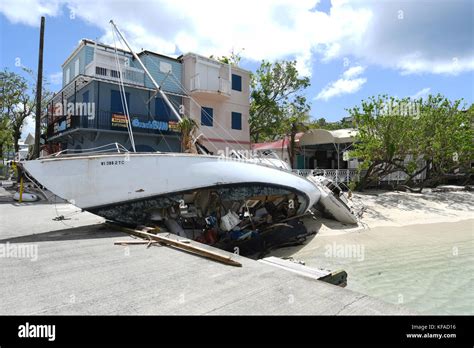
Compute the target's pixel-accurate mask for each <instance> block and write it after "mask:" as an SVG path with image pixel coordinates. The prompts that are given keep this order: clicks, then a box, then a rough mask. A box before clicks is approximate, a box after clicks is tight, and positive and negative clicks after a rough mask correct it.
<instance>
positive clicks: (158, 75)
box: [140, 54, 183, 94]
mask: <svg viewBox="0 0 474 348" xmlns="http://www.w3.org/2000/svg"><path fill="white" fill-rule="evenodd" d="M140 59H141V60H142V62H143V64H145V66H146V68H147V69H148V71H149V72H150V74H151V76H153V78H154V79H155V81H156V82H157V83H158V84H159V85H160V86H161V87H162V89H163V90H164V91H167V92H172V93H179V94H183V91H182V90H181V88H180V87H179V84H178V82H177V81H176V80H178V81H179V82H180V83H181V81H182V73H183V67H182V64H181V63H180V62H178V61H176V60H174V59H168V58H166V57H161V56H156V55H153V54H142V55H141V56H140ZM160 62H165V63H168V64H171V72H172V74H173V76H174V77H173V76H171V74H170V76H168V78H166V80H165V77H166V73H163V72H161V71H160ZM145 87H148V88H155V86H154V85H153V83H152V82H151V80H150V78H149V77H148V76H145Z"/></svg>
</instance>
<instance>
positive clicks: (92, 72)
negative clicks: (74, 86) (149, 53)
mask: <svg viewBox="0 0 474 348" xmlns="http://www.w3.org/2000/svg"><path fill="white" fill-rule="evenodd" d="M120 69H121V72H122V79H123V82H124V83H128V84H132V85H138V86H144V85H145V72H144V71H143V70H140V69H137V68H132V67H127V66H125V65H122V66H121V67H120ZM85 75H87V76H93V77H97V78H101V79H106V80H110V81H114V82H120V72H119V71H118V68H117V65H110V64H105V63H100V64H97V63H95V62H92V63H90V64H89V65H87V66H86V71H85Z"/></svg>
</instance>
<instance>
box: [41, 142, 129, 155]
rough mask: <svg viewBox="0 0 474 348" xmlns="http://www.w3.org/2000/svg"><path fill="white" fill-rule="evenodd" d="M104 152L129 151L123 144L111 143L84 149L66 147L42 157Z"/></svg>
mask: <svg viewBox="0 0 474 348" xmlns="http://www.w3.org/2000/svg"><path fill="white" fill-rule="evenodd" d="M104 152H117V153H128V152H129V151H128V150H127V149H126V148H125V147H124V146H123V145H122V144H119V143H110V144H107V145H102V146H97V147H92V148H89V149H83V150H82V149H81V150H76V149H64V150H61V151H58V152H55V153H53V154H50V155H47V156H43V157H41V158H54V157H58V156H64V155H81V156H82V155H84V154H94V153H104Z"/></svg>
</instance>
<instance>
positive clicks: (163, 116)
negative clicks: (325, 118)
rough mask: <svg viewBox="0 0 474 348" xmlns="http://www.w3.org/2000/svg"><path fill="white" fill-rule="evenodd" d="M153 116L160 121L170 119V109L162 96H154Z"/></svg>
mask: <svg viewBox="0 0 474 348" xmlns="http://www.w3.org/2000/svg"><path fill="white" fill-rule="evenodd" d="M155 117H156V119H157V120H161V121H165V120H166V121H168V120H169V119H170V109H169V108H168V106H167V105H166V104H165V101H164V100H163V98H160V97H156V98H155Z"/></svg>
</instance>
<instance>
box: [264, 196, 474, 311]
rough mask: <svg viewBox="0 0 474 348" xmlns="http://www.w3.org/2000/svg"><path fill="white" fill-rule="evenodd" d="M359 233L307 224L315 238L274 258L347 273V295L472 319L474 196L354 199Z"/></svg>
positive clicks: (322, 222)
mask: <svg viewBox="0 0 474 348" xmlns="http://www.w3.org/2000/svg"><path fill="white" fill-rule="evenodd" d="M354 200H355V201H356V203H358V202H360V201H363V202H364V203H365V205H366V206H367V210H366V211H365V212H364V214H363V216H362V219H361V222H362V223H361V224H359V226H356V227H354V226H347V225H344V224H342V223H339V222H337V221H334V220H329V219H317V220H313V219H305V224H306V226H307V228H308V229H310V230H316V231H317V233H316V235H314V236H313V237H312V238H310V239H308V240H307V241H306V243H305V244H303V245H299V246H292V247H286V248H282V249H276V250H273V251H272V252H271V256H277V257H292V258H294V259H296V260H299V261H304V262H305V264H306V265H307V266H309V267H315V268H325V269H330V270H332V271H335V270H340V269H343V270H345V271H346V272H347V273H348V281H347V284H348V285H347V288H348V289H351V290H354V291H357V292H360V293H364V294H367V295H369V296H373V297H376V298H380V299H382V300H384V301H386V302H389V303H392V304H402V305H405V306H407V307H408V308H410V309H412V310H415V311H417V312H418V313H420V314H441V315H446V314H454V315H456V314H471V315H472V314H474V294H473V295H471V289H472V287H473V286H474V280H473V279H474V209H473V208H472V207H474V194H473V193H472V192H466V191H461V192H427V193H423V194H411V193H405V192H391V191H389V192H380V191H379V192H378V193H377V194H374V193H369V194H367V193H365V194H360V193H357V194H355V195H354Z"/></svg>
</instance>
